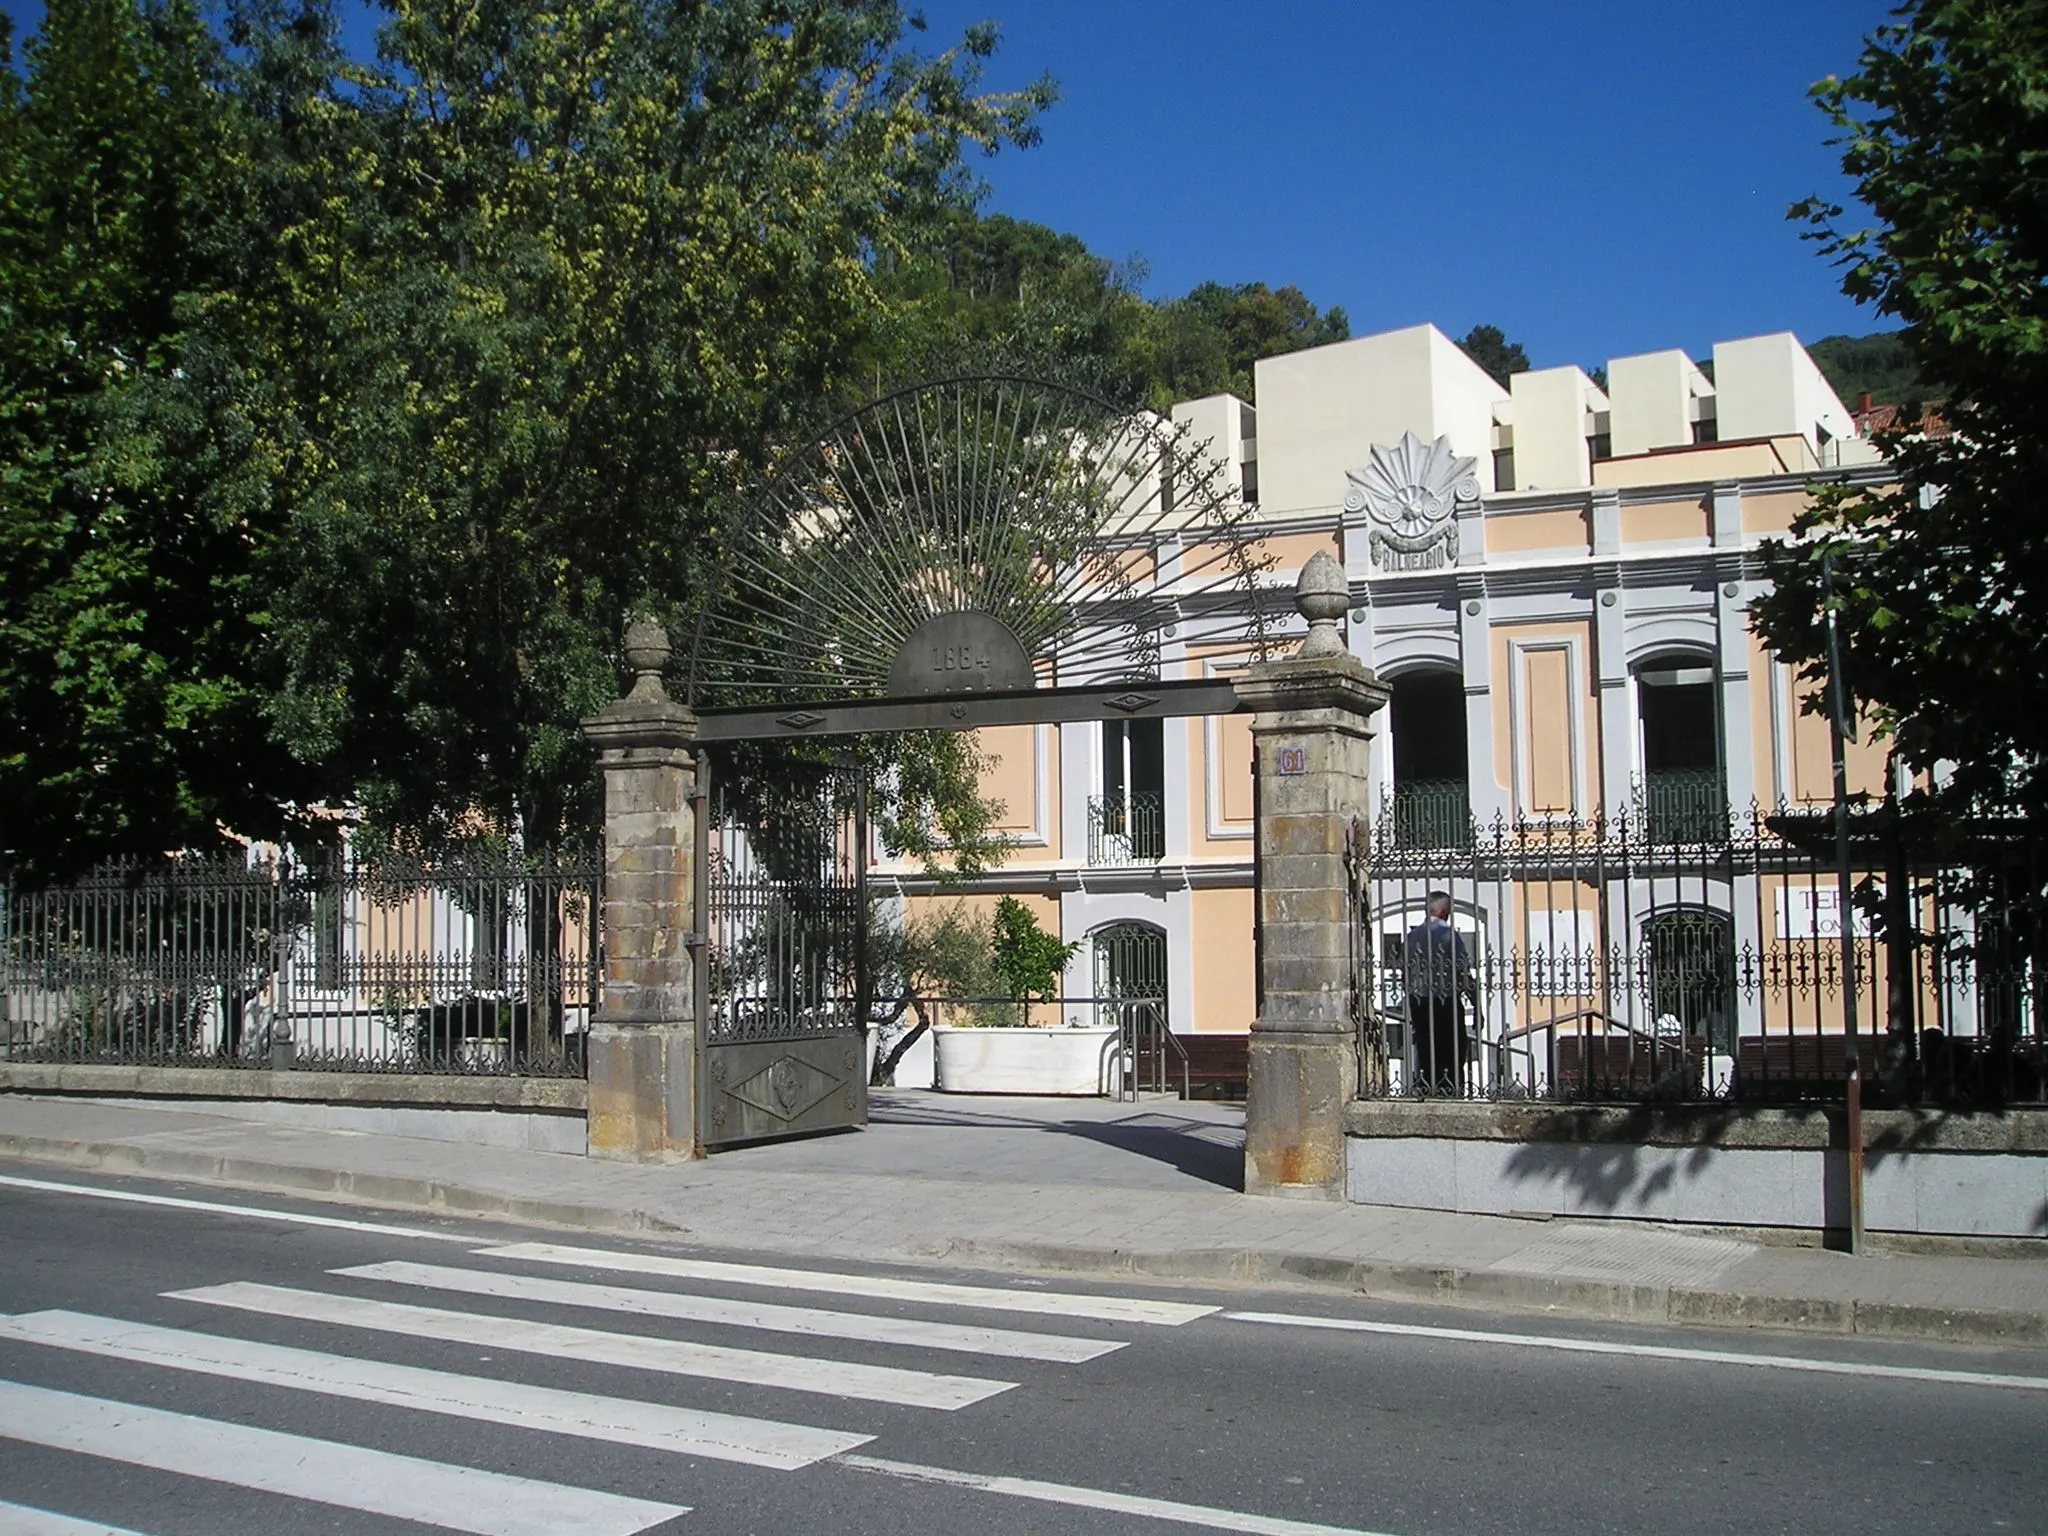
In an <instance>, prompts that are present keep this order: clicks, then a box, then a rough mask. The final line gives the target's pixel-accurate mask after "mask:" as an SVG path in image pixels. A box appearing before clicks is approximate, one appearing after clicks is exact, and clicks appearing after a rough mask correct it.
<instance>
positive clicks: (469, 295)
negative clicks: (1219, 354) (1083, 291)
mask: <svg viewBox="0 0 2048 1536" xmlns="http://www.w3.org/2000/svg"><path fill="white" fill-rule="evenodd" d="M908 25H909V24H908V22H907V21H906V18H905V16H904V14H903V12H902V11H901V9H900V8H899V7H898V6H896V5H895V4H893V3H890V0H797V3H779V0H778V3H770V0H727V3H724V4H719V5H713V6H671V5H665V4H659V3H654V0H604V3H598V4H592V5H586V6H580V7H577V8H576V9H575V11H574V12H573V13H562V12H560V11H558V10H554V9H550V8H548V7H546V6H543V5H539V4H535V3H530V0H515V3H511V4H507V5H502V6H496V7H491V8H488V9H485V10H475V9H466V10H465V9H458V10H454V11H451V10H449V9H447V8H445V7H439V6H431V5H425V4H419V3H415V0H393V3H392V4H391V6H390V9H389V10H388V13H387V20H386V24H385V27H384V29H383V32H382V34H381V43H380V58H379V62H378V64H377V65H376V66H375V67H374V68H372V69H360V68H354V67H351V66H350V65H349V64H348V63H347V62H346V61H344V60H342V59H341V58H340V57H339V55H338V54H335V53H334V52H333V50H332V37H333V21H332V14H331V12H329V11H328V10H327V9H325V8H324V6H314V7H312V8H310V9H308V10H305V11H302V12H299V13H295V14H294V15H293V16H288V17H277V16H274V15H271V14H270V13H267V12H264V13H250V15H249V16H248V17H247V18H246V39H247V47H248V48H249V50H250V54H251V58H252V63H251V65H250V67H249V73H248V76H247V82H246V85H245V89H246V90H247V91H248V92H249V94H250V95H251V97H252V98H253V99H254V101H255V102H256V104H257V105H256V107H255V109H254V110H255V111H256V113H257V115H258V116H259V118H260V120H261V122H262V123H263V125H264V130H265V137H264V138H263V143H264V144H265V145H266V146H267V148H268V151H269V155H270V159H269V160H268V162H267V163H266V165H265V166H264V167H263V169H262V170H261V171H260V172H259V181H260V185H261V189H262V198H263V199H264V201H265V202H266V204H268V205H270V206H272V207H274V209H275V211H274V212H273V213H271V214H270V215H269V218H268V220H267V222H269V223H270V224H271V225H272V226H274V227H276V228H279V229H282V230H285V231H287V235H286V243H285V245H284V249H283V250H282V251H281V252H280V260H279V261H278V262H277V264H276V268H275V272H274V275H273V281H272V286H273V288H274V290H275V292H274V293H271V294H267V295H265V298H264V301H263V304H262V305H260V306H258V307H257V308H256V309H255V310H254V311H252V312H247V313H242V314H239V315H229V316H226V317H224V319H223V322H222V324H223V331H224V333H226V332H227V329H228V327H229V326H230V325H231V324H232V325H239V326H240V327H241V329H240V330H239V331H234V332H233V333H232V335H231V336H230V340H229V341H228V342H224V346H225V347H226V348H227V350H230V351H232V350H233V344H234V343H235V342H237V341H239V339H240V338H245V337H252V336H253V337H255V338H256V340H257V342H258V343H260V344H263V345H267V346H270V347H272V348H274V349H275V351H274V354H273V355H274V358H275V361H276V362H277V364H278V366H279V367H280V368H282V369H284V370H285V371H286V376H287V377H288V378H289V380H290V389H289V393H288V395H286V396H284V397H282V398H277V399H273V400H270V401H267V402H266V410H265V414H264V416H263V417H262V418H261V419H260V420H258V421H257V422H256V423H255V430H256V432H257V433H258V434H259V435H260V438H261V452H260V453H257V454H253V455H251V457H252V459H256V460H260V461H261V462H262V463H263V464H265V465H267V466H269V467H270V468H271V470H272V472H273V474H274V489H273V490H272V494H273V495H274V496H275V497H276V498H277V499H278V500H280V501H281V502H283V503H285V504H286V505H288V507H289V509H290V515H289V519H288V521H287V522H286V524H285V526H284V527H283V529H282V531H281V533H280V535H279V537H278V538H277V539H276V540H275V541H273V543H272V544H271V545H270V546H269V549H268V551H267V559H266V561H265V564H264V570H265V573H266V574H267V576H268V578H269V579H270V581H271V582H272V583H273V584H274V590H275V594H276V602H275V607H274V613H275V623H276V636H277V641H278V650H279V655H280V657H281V661H282V674H281V677H280V682H279V688H278V691H277V695H276V702H275V705H274V710H273V714H274V724H275V727H276V730H277V732H278V734H279V736H280V738H281V739H282V740H284V741H286V742H288V743H289V744H290V745H291V747H292V749H293V750H294V751H295V752H297V753H299V754H300V755H302V756H304V757H306V758H307V759H308V760H310V761H313V762H317V763H319V764H320V765H321V766H322V768H323V769H324V770H325V771H326V772H327V773H329V774H330V775H331V776H332V777H333V778H334V779H335V780H336V781H338V782H340V783H343V784H346V785H348V786H350V787H351V790H352V793H353V795H354V797H355V798H356V799H357V800H358V801H359V802H360V803H362V804H363V805H364V806H365V807H366V808H367V809H368V811H369V812H370V813H371V815H372V816H373V818H374V819H375V820H376V821H378V822H379V823H381V824H384V825H387V826H389V827H392V828H396V829H402V830H404V831H405V832H406V833H407V834H408V835H414V836H423V837H426V838H429V839H433V838H437V837H444V836H448V835H451V834H453V833H455V832H456V831H458V830H459V829H460V828H461V826H462V825H463V822H464V818H465V817H468V816H471V815H474V814H476V813H482V814H483V815H484V816H486V817H487V818H489V819H490V820H491V821H493V822H495V823H497V824H499V825H503V826H515V825H516V826H518V827H519V828H520V829H521V830H522V831H523V832H524V834H525V835H526V837H527V839H528V840H529V842H537V843H545V842H549V841H552V840H554V839H556V838H559V837H561V836H564V835H567V834H568V833H570V832H571V831H573V830H574V829H576V828H577V827H579V826H583V825H587V824H588V823H589V821H590V819H591V818H592V817H593V816H594V814H595V806H594V802H593V800H592V799H591V795H590V788H589V786H590V784H591V780H592V774H591V771H590V762H589V757H588V753H587V751H586V750H585V747H584V744H583V742H582V741H581V738H580V735H579V732H578V730H577V726H576V721H577V719H578V717H579V716H580V715H583V714H586V713H588V712H590V711H591V710H592V709H594V708H595V707H597V706H598V705H599V704H601V703H602V702H603V701H604V700H605V699H607V698H608V697H609V696H610V695H611V693H612V692H613V690H614V688H615V678H616V674H615V672H614V670H613V666H612V661H611V656H612V652H613V649H614V646H615V641H616V636H617V634H618V632H619V628H620V623H621V620H622V619H623V617H624V615H625V613H626V611H627V610H628V609H629V607H632V606H635V605H646V606H649V607H651V608H654V609H656V610H661V609H664V608H665V609H667V610H668V611H669V612H670V613H671V614H673V615H676V616H678V617H680V615H681V614H682V613H683V611H684V610H685V609H686V608H687V606H688V604H689V603H690V602H691V601H692V599H693V597H694V596H695V594H696V593H697V591H698V590H699V588H700V587H701V584H702V576H703V572H704V570H705V568H706V566H707V565H708V563H709V559H710V556H711V554H712V552H713V551H714V550H715V548H716V543H717V540H718V539H719V537H720V530H721V527H722V526H723V523H724V521H725V520H726V519H727V518H728V517H729V516H730V515H731V514H732V512H733V509H734V506H735V502H736V499H737V497H738V496H739V494H740V493H741V491H742V489H743V487H744V486H745V485H746V484H747V483H748V482H749V481H750V480H751V479H752V478H753V477H754V476H756V475H757V474H758V472H759V470H760V469H761V468H762V466H763V465H764V464H766V463H767V462H768V461H769V459H770V458H771V456H772V454H773V453H774V451H775V450H776V448H777V445H778V444H781V443H785V442H787V441H789V440H791V439H792V438H794V437H796V436H798V435H800V432H801V428H802V424H803V422H804V421H805V419H806V417H807V416H808V415H809V414H810V413H812V412H814V411H815V409H816V404H817V402H818V401H819V400H820V399H823V398H829V397H831V396H832V395H833V394H834V393H835V392H836V391H838V390H840V389H841V388H842V387H845V386H846V384H847V382H848V378H847V376H848V372H849V370H850V369H851V368H852V367H853V365H854V363H855V361H856V359H857V358H858V356H859V355H860V352H861V349H862V348H863V347H864V346H866V345H869V344H870V343H871V342H872V340H873V338H874V336H875V334H876V332H877V330H878V328H879V327H880V326H881V324H882V322H883V311H884V304H883V300H882V298H881V296H880V295H879V294H878V292H877V288H876V284H875V281H874V276H873V257H874V255H875V253H877V252H889V251H895V250H899V249H901V248H902V247H903V246H904V244H905V243H906V241H907V239H908V238H909V237H910V236H911V235H913V234H914V233H915V232H917V231H918V230H920V229H922V228H925V227H927V226H928V225H930V224H931V223H933V222H935V221H938V220H940V219H942V218H944V217H946V216H947V215H948V214H950V213H951V212H952V211H953V210H955V209H957V208H959V207H960V206H962V205H963V204H964V202H965V201H966V200H967V199H969V198H970V197H971V195H972V185H971V182H970V181H969V179H968V177H967V176H966V173H965V169H964V160H963V155H964V153H965V152H966V151H967V150H968V149H970V148H972V147H976V146H979V147H982V148H987V149H994V148H995V147H996V146H998V145H999V144H1002V143H1013V144H1021V143H1027V142H1029V140H1030V138H1031V135H1032V132H1033V130H1032V126H1031V125H1032V119H1033V116H1034V114H1035V113H1036V111H1037V110H1038V109H1039V108H1040V107H1041V106H1042V105H1043V104H1044V102H1045V101H1046V100H1047V99H1048V96H1049V88H1047V87H1043V86H1041V87H1037V88H1034V89H1032V90H1030V91H1026V92H1024V93H1021V94H1019V95H1015V96H1008V97H993V96H987V95H982V94H978V93H977V90H976V86H975V79H976V72H977V70H978V68H979V63H980V61H981V60H982V59H983V58H985V57H986V56H987V55H988V53H989V52H990V51H991V50H992V49H993V47H994V46H995V37H994V33H993V31H992V30H991V29H987V28H977V29H974V30H973V31H971V32H970V33H969V34H968V36H967V38H966V40H965V41H964V43H963V44H962V45H961V46H960V47H959V48H958V49H955V50H954V51H952V52H950V53H946V54H943V55H940V56H938V57H936V58H932V57H926V56H923V55H919V54H916V53H914V52H909V51H906V50H905V49H904V47H903V46H902V44H903V40H904V37H905V35H906V31H907V29H908ZM309 39H310V40H311V41H309ZM934 750H937V751H940V752H943V751H944V750H945V749H944V748H943V746H941V747H939V748H935V749H934Z"/></svg>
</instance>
